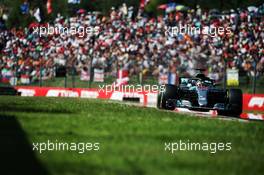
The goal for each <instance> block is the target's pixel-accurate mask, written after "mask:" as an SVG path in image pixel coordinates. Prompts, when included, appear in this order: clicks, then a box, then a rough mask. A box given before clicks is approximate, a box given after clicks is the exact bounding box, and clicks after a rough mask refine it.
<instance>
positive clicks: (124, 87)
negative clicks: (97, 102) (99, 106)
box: [99, 83, 165, 94]
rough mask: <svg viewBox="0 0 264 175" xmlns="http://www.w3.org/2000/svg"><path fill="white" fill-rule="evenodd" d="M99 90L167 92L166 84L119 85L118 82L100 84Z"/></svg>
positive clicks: (109, 91)
mask: <svg viewBox="0 0 264 175" xmlns="http://www.w3.org/2000/svg"><path fill="white" fill-rule="evenodd" d="M99 92H102V93H106V94H108V93H112V92H124V93H133V92H137V93H147V94H148V93H151V92H152V93H158V92H165V85H141V84H137V85H132V84H131V85H122V86H118V85H117V84H115V83H114V84H111V85H99Z"/></svg>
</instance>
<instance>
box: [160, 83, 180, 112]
mask: <svg viewBox="0 0 264 175" xmlns="http://www.w3.org/2000/svg"><path fill="white" fill-rule="evenodd" d="M162 86H163V87H162V88H160V89H161V90H160V91H159V94H158V101H157V107H158V108H159V109H166V110H174V109H175V100H176V99H177V98H178V88H177V86H174V85H169V84H166V85H162Z"/></svg>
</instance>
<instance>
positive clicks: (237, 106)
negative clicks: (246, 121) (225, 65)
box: [229, 89, 243, 117]
mask: <svg viewBox="0 0 264 175" xmlns="http://www.w3.org/2000/svg"><path fill="white" fill-rule="evenodd" d="M229 107H230V115H232V116H234V117H239V116H240V114H241V113H242V111H243V93H242V91H241V90H240V89H230V90H229Z"/></svg>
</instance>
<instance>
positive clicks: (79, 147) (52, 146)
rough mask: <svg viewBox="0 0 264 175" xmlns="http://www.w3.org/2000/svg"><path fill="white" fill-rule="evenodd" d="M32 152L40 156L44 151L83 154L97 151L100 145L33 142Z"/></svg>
mask: <svg viewBox="0 0 264 175" xmlns="http://www.w3.org/2000/svg"><path fill="white" fill-rule="evenodd" d="M32 146H33V151H37V152H39V153H40V154H42V153H44V152H46V151H72V152H77V153H79V154H84V153H85V152H90V151H99V150H100V143H90V142H78V143H75V142H71V143H67V142H59V141H58V140H55V141H50V140H47V141H46V142H35V143H33V144H32Z"/></svg>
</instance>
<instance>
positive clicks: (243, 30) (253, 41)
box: [0, 4, 264, 81]
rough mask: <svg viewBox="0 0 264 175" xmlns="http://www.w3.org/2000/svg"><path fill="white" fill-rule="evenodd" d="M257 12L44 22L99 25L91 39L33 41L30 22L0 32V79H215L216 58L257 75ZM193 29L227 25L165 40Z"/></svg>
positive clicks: (261, 50)
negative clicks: (204, 74) (59, 75)
mask: <svg viewBox="0 0 264 175" xmlns="http://www.w3.org/2000/svg"><path fill="white" fill-rule="evenodd" d="M260 9H263V6H261V7H258V8H256V9H251V10H250V9H235V10H233V9H232V10H229V11H224V12H218V11H217V10H211V11H205V10H202V9H201V8H200V7H197V9H195V10H194V9H189V10H186V11H174V12H171V13H164V14H163V15H161V16H158V17H155V18H154V17H149V16H148V15H146V14H145V13H144V12H143V11H142V10H139V11H138V12H137V13H135V11H134V9H133V7H127V6H126V5H125V4H123V5H122V6H121V7H120V8H114V7H113V8H112V9H111V10H110V12H109V14H108V15H102V14H100V13H98V12H82V13H78V14H76V16H73V17H70V18H65V17H63V16H61V15H60V14H58V15H57V18H56V19H55V20H54V21H52V22H50V23H49V25H50V26H54V27H59V26H60V27H68V28H71V27H80V26H82V27H91V26H92V27H95V26H96V27H99V33H97V34H95V35H87V36H84V37H81V36H80V35H78V34H74V35H73V34H71V33H66V34H65V33H64V34H63V35H61V34H60V33H54V34H52V35H48V34H47V35H45V36H40V35H39V34H38V33H36V32H34V27H37V26H45V25H47V24H38V23H37V22H35V23H32V24H31V25H30V26H29V27H27V28H17V29H15V28H13V29H5V28H2V29H0V49H1V53H0V76H1V77H2V78H6V79H8V78H10V77H13V76H17V77H21V76H23V75H27V76H29V77H30V80H31V81H37V80H38V79H39V77H40V72H41V75H42V76H41V77H42V79H51V78H53V77H54V76H55V72H56V71H55V68H56V67H58V66H67V67H70V68H72V67H74V68H75V70H76V72H78V73H80V72H81V71H83V70H87V71H88V70H89V68H90V64H91V61H92V65H93V68H100V69H104V70H105V72H106V73H107V74H109V75H115V74H116V72H117V69H121V68H122V69H127V70H129V73H130V75H138V74H139V73H143V75H146V76H156V77H158V76H159V74H160V73H166V72H174V73H177V74H184V75H193V74H194V73H195V72H194V70H193V69H194V68H198V67H199V68H201V67H203V68H206V69H208V74H209V76H211V77H212V78H214V79H216V80H220V79H222V77H223V72H224V67H225V66H224V65H225V64H224V60H226V62H227V67H228V68H236V69H239V70H240V73H244V74H245V75H247V76H253V75H254V66H255V63H256V64H257V65H256V68H257V76H261V75H263V72H264V13H263V11H261V10H260ZM179 25H188V26H193V27H198V28H207V29H210V28H212V27H224V28H227V27H230V29H231V33H230V34H228V35H227V34H217V35H216V36H214V37H212V36H209V35H208V34H204V33H192V34H189V33H186V34H179V35H168V34H167V33H166V31H167V30H168V28H169V27H170V26H179Z"/></svg>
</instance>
